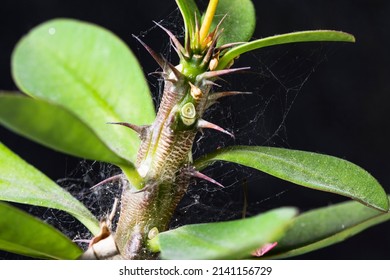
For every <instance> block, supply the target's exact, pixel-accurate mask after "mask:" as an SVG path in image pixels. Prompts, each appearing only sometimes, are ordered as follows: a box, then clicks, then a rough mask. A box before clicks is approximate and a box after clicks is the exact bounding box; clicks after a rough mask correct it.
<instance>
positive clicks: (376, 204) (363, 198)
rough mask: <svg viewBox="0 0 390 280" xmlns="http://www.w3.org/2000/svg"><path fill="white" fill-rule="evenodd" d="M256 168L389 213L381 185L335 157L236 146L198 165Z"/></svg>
mask: <svg viewBox="0 0 390 280" xmlns="http://www.w3.org/2000/svg"><path fill="white" fill-rule="evenodd" d="M218 160H222V161H229V162H234V163H238V164H242V165H245V166H248V167H252V168H255V169H258V170H260V171H263V172H265V173H268V174H270V175H272V176H275V177H277V178H280V179H283V180H286V181H289V182H292V183H295V184H298V185H301V186H304V187H308V188H312V189H316V190H321V191H326V192H331V193H336V194H340V195H343V196H347V197H350V198H352V199H355V200H357V201H359V202H361V203H363V204H365V205H367V206H370V207H373V208H376V209H378V210H381V211H384V212H387V211H388V210H389V200H388V198H387V195H386V192H385V191H384V189H383V188H382V186H381V185H380V184H379V183H378V181H377V180H376V179H375V178H374V177H372V176H371V175H370V174H369V173H368V172H367V171H365V170H364V169H362V168H360V167H359V166H357V165H355V164H353V163H351V162H348V161H346V160H343V159H339V158H336V157H333V156H328V155H322V154H316V153H311V152H304V151H297V150H289V149H282V148H273V147H254V146H233V147H229V148H225V149H221V150H218V151H216V152H214V153H211V154H209V155H206V156H203V157H201V158H200V159H198V160H196V161H195V165H194V166H195V167H196V168H197V170H202V169H203V168H205V167H206V166H208V165H210V164H212V163H213V162H215V161H218Z"/></svg>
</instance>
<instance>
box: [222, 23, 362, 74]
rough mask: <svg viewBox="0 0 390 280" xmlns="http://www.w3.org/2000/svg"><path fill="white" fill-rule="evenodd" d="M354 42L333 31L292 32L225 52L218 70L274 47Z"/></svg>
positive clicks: (346, 36) (351, 36)
mask: <svg viewBox="0 0 390 280" xmlns="http://www.w3.org/2000/svg"><path fill="white" fill-rule="evenodd" d="M321 41H327V42H331V41H335V42H355V37H354V36H353V35H351V34H348V33H344V32H340V31H333V30H312V31H300V32H292V33H287V34H282V35H275V36H271V37H266V38H262V39H258V40H254V41H251V42H248V43H246V44H242V45H239V46H237V47H234V48H232V49H230V50H229V51H227V52H226V53H225V54H224V56H223V57H222V58H221V59H220V60H219V64H218V69H224V68H225V67H226V66H227V65H229V64H230V62H231V61H232V60H234V59H235V58H236V57H238V56H239V55H241V54H244V53H247V52H250V51H253V50H257V49H261V48H265V47H270V46H275V45H282V44H289V43H302V42H321Z"/></svg>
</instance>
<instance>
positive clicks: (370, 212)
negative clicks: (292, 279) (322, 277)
mask: <svg viewBox="0 0 390 280" xmlns="http://www.w3.org/2000/svg"><path fill="white" fill-rule="evenodd" d="M388 220H390V213H389V212H387V213H383V212H379V211H377V210H375V209H372V208H368V207H365V206H363V205H361V204H359V203H357V202H355V201H348V202H344V203H339V204H336V205H333V206H329V207H323V208H319V209H316V210H312V211H308V212H306V213H303V214H302V215H300V216H298V217H296V218H295V219H294V222H293V223H292V225H291V227H289V229H288V230H287V231H286V234H285V235H284V236H283V237H282V238H281V239H280V240H279V241H278V246H277V247H276V248H275V249H274V250H272V251H271V252H270V253H269V254H267V255H266V257H265V258H288V257H293V256H297V255H302V254H305V253H308V252H311V251H314V250H318V249H320V248H323V247H326V246H330V245H332V244H335V243H338V242H341V241H343V240H345V239H347V238H349V237H351V236H353V235H355V234H358V233H359V232H361V231H363V230H365V229H367V228H369V227H371V226H373V225H376V224H379V223H382V222H385V221H388ZM375 244H376V243H375V242H374V241H373V246H377V245H378V244H376V245H375Z"/></svg>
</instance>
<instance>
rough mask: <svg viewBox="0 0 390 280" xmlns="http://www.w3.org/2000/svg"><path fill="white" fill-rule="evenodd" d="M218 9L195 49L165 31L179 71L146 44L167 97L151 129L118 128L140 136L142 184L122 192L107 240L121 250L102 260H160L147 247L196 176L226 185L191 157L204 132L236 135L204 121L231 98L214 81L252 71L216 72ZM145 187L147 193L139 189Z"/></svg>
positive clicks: (212, 10)
mask: <svg viewBox="0 0 390 280" xmlns="http://www.w3.org/2000/svg"><path fill="white" fill-rule="evenodd" d="M217 4H218V0H211V1H210V4H209V6H208V8H207V11H206V16H205V18H204V20H203V23H202V26H201V27H200V28H199V27H198V28H199V29H198V30H195V32H194V33H192V35H191V36H195V37H198V38H199V39H200V40H199V41H198V42H197V46H195V49H191V47H190V44H191V43H190V41H189V42H187V45H186V46H185V47H182V46H181V44H180V43H178V40H177V39H176V38H173V37H174V35H173V34H172V33H171V32H169V31H167V30H165V29H164V28H163V29H164V30H165V31H166V32H167V33H168V35H169V36H170V37H171V41H172V42H173V44H174V47H175V48H176V49H177V51H178V53H179V56H180V54H183V55H182V56H181V61H180V64H179V65H178V66H176V67H174V66H172V65H170V64H169V63H168V62H167V61H166V59H165V58H163V57H161V56H160V55H158V54H157V53H155V52H154V51H153V50H151V49H150V48H149V47H148V46H146V45H145V44H144V43H143V42H141V43H142V44H143V45H144V46H145V48H146V49H147V51H148V52H149V53H150V54H151V55H152V56H153V58H155V60H156V62H157V63H158V64H159V65H160V66H161V67H162V68H163V69H162V70H163V75H162V76H163V78H164V83H165V84H164V92H163V97H162V101H161V103H160V106H159V109H158V112H157V116H156V119H155V120H154V122H153V123H152V124H151V125H150V126H141V127H137V126H135V125H132V124H126V123H117V124H120V125H124V126H126V127H129V128H131V129H133V130H135V131H136V132H137V133H138V134H139V135H140V138H141V145H140V148H139V151H138V156H137V162H136V166H135V167H136V171H137V173H138V174H139V176H138V178H139V179H138V180H135V181H134V182H132V181H129V183H128V184H126V185H125V186H124V187H123V192H122V197H121V212H120V216H119V221H118V224H117V228H116V232H115V233H114V238H113V239H114V242H112V238H110V239H109V238H107V240H108V241H109V242H111V243H109V244H111V245H109V246H111V247H112V246H114V247H116V249H115V248H114V250H110V252H111V251H114V252H115V251H116V252H117V254H113V255H110V256H107V254H105V253H103V254H101V255H102V256H103V258H119V259H151V258H156V257H157V256H158V254H156V253H155V252H152V250H150V249H149V248H148V245H147V244H148V235H149V237H150V234H149V232H150V231H151V230H154V231H159V232H162V231H165V230H167V229H168V227H169V223H170V220H171V218H172V216H173V214H174V211H175V209H176V207H177V205H178V203H179V202H180V200H181V199H182V197H183V195H184V194H185V192H186V190H187V187H188V184H189V182H190V179H191V177H198V178H202V179H205V180H208V181H210V182H212V183H214V184H217V185H219V186H222V185H220V184H219V183H218V182H216V181H215V180H213V179H211V178H209V177H207V176H205V175H203V174H201V173H200V172H198V171H197V170H195V168H194V167H193V166H192V152H191V150H192V145H193V142H194V139H195V136H196V134H197V132H198V130H199V129H203V128H211V129H217V130H219V131H221V132H224V133H227V134H229V135H231V136H233V135H232V134H231V133H230V132H228V131H226V130H224V129H222V128H221V127H219V126H218V125H215V124H212V123H210V122H207V121H205V120H203V119H202V116H203V113H204V111H205V110H206V109H207V108H208V107H209V106H211V105H212V104H214V103H215V101H216V99H217V98H218V97H223V96H225V95H229V94H226V93H221V94H219V95H218V94H214V95H209V93H210V91H211V87H212V85H213V84H214V81H215V80H216V79H217V78H218V77H219V76H221V75H225V74H229V73H233V72H237V71H241V70H244V69H247V68H239V69H226V70H218V71H214V69H215V68H216V64H218V59H219V55H220V53H219V51H218V50H217V49H216V45H217V44H216V43H217V40H218V38H219V36H220V31H219V30H218V28H219V25H218V26H217V28H216V30H213V31H212V32H210V30H209V29H210V26H211V22H212V20H213V17H214V14H215V10H216V7H217ZM187 50H189V51H187ZM235 93H238V92H235ZM126 171H128V172H133V173H134V170H133V169H131V170H124V172H126ZM126 175H127V174H126ZM136 178H137V176H136ZM134 183H135V184H134ZM141 185H142V186H143V188H142V189H141V190H139V189H140V187H139V186H141ZM103 241H104V240H103ZM98 244H99V243H97V244H96V245H98ZM111 249H112V248H111ZM91 250H92V251H93V254H92V255H94V256H95V257H96V258H99V257H100V254H99V253H98V252H96V250H95V248H94V246H92V248H91Z"/></svg>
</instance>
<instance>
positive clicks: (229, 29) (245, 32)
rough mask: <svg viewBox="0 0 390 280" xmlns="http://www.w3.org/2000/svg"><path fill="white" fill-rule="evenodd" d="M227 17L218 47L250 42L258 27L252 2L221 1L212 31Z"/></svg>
mask: <svg viewBox="0 0 390 280" xmlns="http://www.w3.org/2000/svg"><path fill="white" fill-rule="evenodd" d="M237 11H240V12H237ZM225 15H226V18H225V19H224V21H223V22H222V24H221V28H223V30H224V31H223V33H222V35H221V38H220V39H219V40H218V46H221V45H224V44H228V43H234V42H247V41H249V39H250V38H251V37H252V35H253V32H254V31H255V27H256V12H255V7H254V6H253V3H252V1H251V0H220V1H219V2H218V7H217V11H216V13H215V16H214V20H213V24H212V27H211V29H210V30H214V28H215V27H216V26H217V24H218V23H219V22H220V21H221V20H222V18H223V17H224V16H225Z"/></svg>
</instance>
